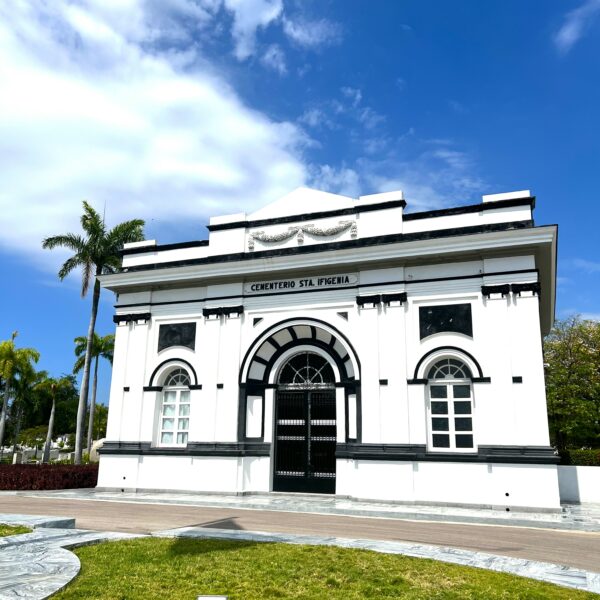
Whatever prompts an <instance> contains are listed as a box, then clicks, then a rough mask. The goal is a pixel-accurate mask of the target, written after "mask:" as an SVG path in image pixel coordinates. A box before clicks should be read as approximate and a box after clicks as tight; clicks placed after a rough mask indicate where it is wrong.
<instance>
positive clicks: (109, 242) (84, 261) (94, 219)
mask: <svg viewBox="0 0 600 600" xmlns="http://www.w3.org/2000/svg"><path fill="white" fill-rule="evenodd" d="M81 227H82V229H83V232H84V235H83V236H81V235H79V234H75V233H66V234H62V235H55V236H52V237H48V238H46V239H45V240H44V241H43V242H42V247H43V248H46V249H48V250H52V249H54V248H67V249H68V250H70V251H72V252H73V255H72V256H71V257H70V258H68V259H67V260H66V261H65V262H64V264H63V265H62V267H61V268H60V270H59V272H58V277H59V278H60V279H61V281H62V280H63V279H64V278H65V277H66V276H67V275H68V274H69V273H71V272H72V271H73V270H74V269H76V268H79V267H81V271H82V282H81V295H82V297H83V296H85V295H86V294H87V291H88V289H89V286H90V283H91V282H92V281H93V282H94V291H93V295H92V311H91V316H90V323H89V327H88V333H87V343H86V349H85V359H84V364H83V377H82V380H81V390H80V395H79V404H78V406H77V423H76V428H75V464H78V465H79V464H81V455H82V451H83V430H84V421H85V412H86V409H87V401H88V390H89V381H90V366H91V362H92V344H93V340H94V330H95V327H96V317H97V315H98V304H99V301H100V281H99V280H98V276H99V275H102V274H104V273H113V272H115V271H116V270H117V269H118V268H119V267H120V262H121V257H120V250H121V249H122V248H123V246H124V245H125V244H127V243H129V242H139V241H141V240H143V239H144V231H143V227H144V221H142V220H140V219H134V220H131V221H126V222H125V223H120V224H119V225H116V226H115V227H113V228H112V229H111V230H107V229H106V225H105V223H104V219H103V218H102V217H100V215H99V214H98V213H97V212H96V211H95V210H94V209H93V208H92V207H91V206H90V205H89V204H88V203H87V202H85V201H84V203H83V215H82V216H81Z"/></svg>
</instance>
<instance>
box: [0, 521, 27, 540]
mask: <svg viewBox="0 0 600 600" xmlns="http://www.w3.org/2000/svg"><path fill="white" fill-rule="evenodd" d="M30 531H31V529H29V527H21V525H2V524H1V523H0V537H6V536H7V535H18V534H19V533H29V532H30Z"/></svg>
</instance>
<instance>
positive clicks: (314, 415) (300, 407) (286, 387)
mask: <svg viewBox="0 0 600 600" xmlns="http://www.w3.org/2000/svg"><path fill="white" fill-rule="evenodd" d="M335 447H336V398H335V374H334V370H333V368H332V366H331V364H330V363H329V361H328V360H327V359H326V358H325V357H324V356H322V355H321V354H317V353H316V352H311V351H307V350H305V351H301V352H298V353H296V354H294V355H293V356H291V357H290V358H289V359H288V360H287V362H285V363H284V364H283V366H282V367H281V369H280V370H279V374H278V377H277V390H276V398H275V461H274V465H275V466H274V473H273V490H274V491H283V492H313V493H315V492H317V493H326V494H333V493H335Z"/></svg>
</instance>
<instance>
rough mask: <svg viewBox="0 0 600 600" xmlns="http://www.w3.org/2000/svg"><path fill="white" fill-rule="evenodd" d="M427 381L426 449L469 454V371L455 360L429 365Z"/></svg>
mask: <svg viewBox="0 0 600 600" xmlns="http://www.w3.org/2000/svg"><path fill="white" fill-rule="evenodd" d="M427 379H428V380H429V382H428V383H429V385H428V388H429V390H428V391H429V411H428V412H429V422H430V428H429V447H430V449H431V450H437V451H444V450H445V451H463V452H468V451H472V450H473V449H474V447H475V445H474V440H473V389H472V385H471V370H470V369H469V367H468V366H467V365H465V363H463V362H462V361H460V360H457V359H455V358H443V359H442V360H439V361H437V362H436V363H435V364H433V365H432V366H431V368H430V369H429V371H428V373H427Z"/></svg>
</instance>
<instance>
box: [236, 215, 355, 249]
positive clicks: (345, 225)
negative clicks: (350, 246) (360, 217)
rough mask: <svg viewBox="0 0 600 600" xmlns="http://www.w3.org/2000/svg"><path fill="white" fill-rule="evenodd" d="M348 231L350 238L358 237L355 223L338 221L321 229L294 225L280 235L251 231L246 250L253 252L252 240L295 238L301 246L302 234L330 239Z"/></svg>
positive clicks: (272, 241)
mask: <svg viewBox="0 0 600 600" xmlns="http://www.w3.org/2000/svg"><path fill="white" fill-rule="evenodd" d="M348 229H349V230H350V236H351V237H352V238H355V237H356V236H357V235H358V229H357V227H356V221H340V222H339V224H338V225H334V226H333V227H326V228H324V229H322V228H321V227H315V226H314V225H312V224H310V225H294V226H293V227H288V228H287V230H286V231H282V232H280V233H274V234H268V233H265V232H264V231H253V232H252V233H251V234H250V235H249V236H248V250H250V251H252V250H254V240H258V241H259V242H271V243H274V242H284V241H286V240H289V239H291V238H293V237H294V236H296V237H297V240H298V244H302V243H303V242H304V234H308V235H312V236H317V237H331V236H333V235H337V234H338V233H342V232H344V231H347V230H348Z"/></svg>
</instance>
